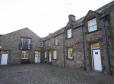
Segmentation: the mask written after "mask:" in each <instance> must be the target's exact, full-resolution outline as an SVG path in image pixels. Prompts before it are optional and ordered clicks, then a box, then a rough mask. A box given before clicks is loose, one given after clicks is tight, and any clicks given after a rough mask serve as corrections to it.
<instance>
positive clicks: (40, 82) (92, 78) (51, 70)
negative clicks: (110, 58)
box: [0, 64, 114, 84]
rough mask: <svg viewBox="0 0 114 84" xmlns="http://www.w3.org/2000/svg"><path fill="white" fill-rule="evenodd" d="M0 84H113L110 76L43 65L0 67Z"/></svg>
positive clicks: (113, 80)
mask: <svg viewBox="0 0 114 84" xmlns="http://www.w3.org/2000/svg"><path fill="white" fill-rule="evenodd" d="M0 84H114V78H113V77H112V76H108V75H104V74H102V73H98V72H86V71H81V70H73V69H67V68H60V67H55V66H51V65H45V64H23V65H8V66H0Z"/></svg>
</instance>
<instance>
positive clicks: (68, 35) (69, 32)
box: [67, 29, 72, 38]
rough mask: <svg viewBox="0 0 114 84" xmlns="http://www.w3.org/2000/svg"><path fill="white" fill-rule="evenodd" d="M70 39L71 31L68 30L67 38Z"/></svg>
mask: <svg viewBox="0 0 114 84" xmlns="http://www.w3.org/2000/svg"><path fill="white" fill-rule="evenodd" d="M71 37H72V29H68V30H67V38H71Z"/></svg>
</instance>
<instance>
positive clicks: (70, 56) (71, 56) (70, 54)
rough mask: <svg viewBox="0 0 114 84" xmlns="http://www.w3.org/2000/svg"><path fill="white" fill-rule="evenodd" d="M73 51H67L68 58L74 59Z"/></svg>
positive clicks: (69, 49) (70, 49)
mask: <svg viewBox="0 0 114 84" xmlns="http://www.w3.org/2000/svg"><path fill="white" fill-rule="evenodd" d="M72 53H73V49H72V48H68V49H67V56H68V59H73V55H72Z"/></svg>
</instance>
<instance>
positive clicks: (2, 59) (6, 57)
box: [1, 54, 8, 65]
mask: <svg viewBox="0 0 114 84" xmlns="http://www.w3.org/2000/svg"><path fill="white" fill-rule="evenodd" d="M7 60H8V54H2V56H1V65H7Z"/></svg>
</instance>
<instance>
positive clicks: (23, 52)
mask: <svg viewBox="0 0 114 84" xmlns="http://www.w3.org/2000/svg"><path fill="white" fill-rule="evenodd" d="M21 58H22V59H28V52H27V51H22V54H21Z"/></svg>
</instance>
